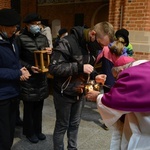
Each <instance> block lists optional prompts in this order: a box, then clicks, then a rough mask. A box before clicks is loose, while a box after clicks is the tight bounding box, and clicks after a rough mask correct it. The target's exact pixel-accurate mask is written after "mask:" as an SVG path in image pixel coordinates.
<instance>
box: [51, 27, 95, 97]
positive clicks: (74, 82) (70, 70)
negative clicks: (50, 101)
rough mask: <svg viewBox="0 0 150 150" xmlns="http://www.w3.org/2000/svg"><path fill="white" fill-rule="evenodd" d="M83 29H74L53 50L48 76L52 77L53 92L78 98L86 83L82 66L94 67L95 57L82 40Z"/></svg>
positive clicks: (85, 75) (83, 39)
mask: <svg viewBox="0 0 150 150" xmlns="http://www.w3.org/2000/svg"><path fill="white" fill-rule="evenodd" d="M84 30H85V29H84V28H83V27H74V28H73V29H72V30H71V32H70V35H68V36H66V37H64V38H63V39H61V40H60V42H59V45H58V46H57V47H56V48H55V49H54V50H53V53H52V55H51V63H50V66H49V72H50V74H52V75H54V90H56V91H57V92H60V93H62V95H66V96H79V95H80V94H82V91H83V90H81V89H83V86H84V85H85V83H86V82H87V74H85V73H83V65H84V64H91V65H94V61H95V56H94V55H92V54H91V51H90V48H89V43H88V42H86V40H85V38H84Z"/></svg>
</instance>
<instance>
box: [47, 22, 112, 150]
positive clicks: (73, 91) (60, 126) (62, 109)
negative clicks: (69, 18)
mask: <svg viewBox="0 0 150 150" xmlns="http://www.w3.org/2000/svg"><path fill="white" fill-rule="evenodd" d="M113 38H114V29H113V26H112V25H111V24H110V23H108V22H101V23H98V24H96V25H95V26H94V27H93V28H91V29H85V28H84V27H79V26H77V27H74V28H73V29H72V30H71V32H70V35H68V36H65V37H64V38H62V39H61V40H60V42H59V44H58V46H57V47H56V48H55V49H54V50H53V53H52V55H51V63H50V66H49V71H50V73H51V74H52V75H54V91H53V94H54V104H55V109H56V125H55V129H54V135H53V141H54V150H64V143H63V139H64V134H65V133H66V131H67V137H68V150H77V134H78V127H79V123H80V118H81V112H82V108H83V106H84V97H83V96H84V85H85V84H86V83H87V80H89V78H90V74H91V73H92V72H93V71H94V67H93V65H94V62H95V59H96V56H97V54H98V50H100V49H102V47H103V46H104V45H108V44H109V43H110V42H111V41H113Z"/></svg>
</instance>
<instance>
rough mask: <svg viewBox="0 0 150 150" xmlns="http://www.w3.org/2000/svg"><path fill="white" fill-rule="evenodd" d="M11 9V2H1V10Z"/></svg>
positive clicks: (4, 0)
mask: <svg viewBox="0 0 150 150" xmlns="http://www.w3.org/2000/svg"><path fill="white" fill-rule="evenodd" d="M10 7H11V3H10V0H0V9H2V8H10Z"/></svg>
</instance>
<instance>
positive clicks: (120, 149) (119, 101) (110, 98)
mask: <svg viewBox="0 0 150 150" xmlns="http://www.w3.org/2000/svg"><path fill="white" fill-rule="evenodd" d="M149 68H150V61H148V60H137V61H135V60H134V59H133V58H132V57H128V56H120V57H119V58H118V59H117V60H116V61H115V63H114V67H113V68H112V72H113V75H114V77H115V78H116V79H117V80H116V83H115V84H114V86H113V87H112V88H111V90H110V92H108V93H105V94H100V93H99V92H97V91H90V92H89V93H87V95H86V97H87V98H88V99H90V100H92V101H96V102H97V107H98V110H99V112H100V115H101V116H102V118H103V121H104V123H105V124H106V126H107V127H109V128H110V127H112V129H113V133H112V140H111V144H110V149H111V150H149V149H150V142H149V141H150V130H149V127H150V86H149V85H150V79H149V74H150V69H149ZM103 82H104V81H103ZM123 115H125V118H124V122H122V121H121V120H120V118H121V116H123Z"/></svg>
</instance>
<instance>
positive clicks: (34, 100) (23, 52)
mask: <svg viewBox="0 0 150 150" xmlns="http://www.w3.org/2000/svg"><path fill="white" fill-rule="evenodd" d="M40 20H41V18H40V16H39V15H38V14H36V13H31V14H28V15H27V16H26V17H25V19H24V23H26V27H25V29H24V30H23V31H22V33H21V34H20V35H18V36H17V44H18V47H19V50H20V59H21V63H22V65H23V66H25V67H26V68H27V69H28V70H29V71H30V73H31V78H30V79H29V80H28V81H25V82H23V83H22V84H21V99H22V100H23V103H24V113H23V134H24V135H26V137H27V138H28V140H29V141H30V142H32V143H37V142H38V141H39V140H45V139H46V136H45V135H44V134H43V133H42V110H43V103H44V99H45V98H47V97H48V95H49V90H48V84H47V76H46V73H42V72H40V68H39V67H37V66H35V59H34V51H36V50H42V49H43V48H45V50H46V51H47V53H48V54H50V51H51V48H50V47H49V44H48V40H47V38H46V36H45V35H43V34H41V33H40V27H39V25H40V24H41V21H40Z"/></svg>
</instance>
